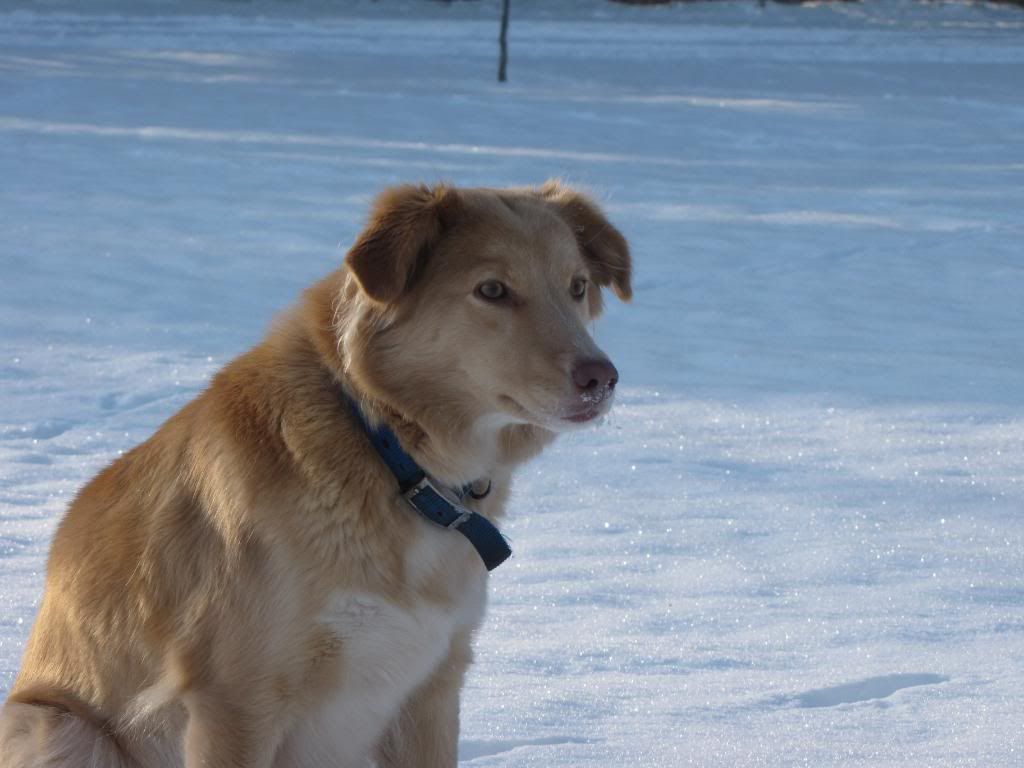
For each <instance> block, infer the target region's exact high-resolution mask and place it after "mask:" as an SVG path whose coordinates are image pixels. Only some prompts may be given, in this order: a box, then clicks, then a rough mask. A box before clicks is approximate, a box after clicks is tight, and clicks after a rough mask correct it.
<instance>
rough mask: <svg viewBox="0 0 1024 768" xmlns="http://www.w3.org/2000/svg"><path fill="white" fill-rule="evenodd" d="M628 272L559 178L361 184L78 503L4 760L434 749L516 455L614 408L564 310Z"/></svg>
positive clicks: (430, 763)
mask: <svg viewBox="0 0 1024 768" xmlns="http://www.w3.org/2000/svg"><path fill="white" fill-rule="evenodd" d="M630 279H631V259H630V253H629V248H628V245H627V243H626V240H625V239H624V237H623V236H622V234H621V233H620V232H619V231H618V230H617V229H616V228H615V227H614V226H613V225H612V224H611V223H610V222H609V221H608V220H607V219H606V218H605V216H604V214H603V213H602V212H601V210H600V209H599V207H598V206H597V205H596V204H595V203H594V202H593V200H591V199H590V198H588V197H587V196H586V195H584V194H582V193H581V192H579V191H576V190H574V189H572V188H570V187H568V186H566V185H564V184H562V183H561V182H559V181H549V182H547V183H545V184H544V185H542V186H540V187H537V188H513V189H483V188H480V189H476V188H474V189H464V188H456V187H452V186H449V185H444V184H438V185H434V186H423V185H404V186H398V187H394V188H390V189H388V190H386V191H384V192H383V193H382V194H381V195H380V196H379V197H378V198H377V200H376V202H375V204H374V205H373V207H372V210H371V214H370V217H369V222H368V224H367V226H366V227H365V229H364V230H363V231H362V232H361V234H360V235H359V236H358V237H357V239H356V241H355V243H354V245H353V246H352V247H351V249H350V250H349V251H348V253H347V254H346V256H345V259H344V263H343V264H342V266H341V267H340V268H339V269H338V270H336V271H335V272H333V273H331V274H330V275H328V276H327V277H326V278H325V279H323V280H321V281H320V282H319V283H317V284H315V285H314V286H312V287H311V288H309V289H308V290H307V291H306V292H305V293H304V294H303V295H302V297H301V300H300V301H299V302H298V304H297V305H296V306H295V307H294V308H293V309H292V310H290V311H288V312H287V313H286V314H285V315H284V316H283V317H281V318H280V319H278V320H277V321H275V323H274V325H273V326H272V327H271V329H270V331H269V333H268V335H267V337H266V338H265V340H264V341H263V342H262V343H260V344H259V345H257V346H256V347H254V348H253V349H252V350H250V351H249V352H247V353H245V354H243V355H242V356H240V357H238V358H237V359H235V360H234V361H232V362H231V363H229V364H228V365H227V366H226V367H224V368H223V369H222V370H221V371H220V372H219V373H218V374H217V375H216V376H214V377H213V379H212V380H211V383H210V385H209V387H208V388H207V389H206V390H205V391H204V392H202V393H201V394H200V395H199V396H198V397H197V398H196V399H194V400H193V401H191V402H190V403H189V404H187V405H186V406H185V407H184V408H182V410H181V411H179V412H178V413H177V414H175V415H174V416H172V417H171V418H170V419H169V420H168V421H167V422H166V423H165V424H163V425H162V426H161V427H160V428H159V430H158V431H157V432H156V433H155V434H154V435H153V436H152V437H150V438H149V439H148V440H147V441H146V442H144V443H142V444H141V445H139V446H137V447H136V448H134V449H133V450H131V451H129V452H128V453H126V454H125V455H123V456H122V457H120V458H118V459H117V460H116V461H115V462H114V463H113V464H111V465H110V466H109V467H107V468H106V469H105V470H103V471H102V472H101V473H100V474H99V475H98V476H97V477H96V478H94V479H93V480H92V481H91V482H90V483H89V484H88V485H86V486H85V487H84V488H83V489H82V490H81V492H80V493H79V494H78V495H77V497H76V498H75V500H74V502H73V503H72V504H71V506H70V508H69V510H68V512H67V514H66V516H65V517H64V519H63V521H62V522H61V524H60V526H59V528H58V530H57V532H56V535H55V536H54V539H53V543H52V546H51V550H50V556H49V561H48V565H47V573H46V587H45V593H44V595H43V599H42V603H41V605H40V607H39V612H38V616H37V619H36V621H35V624H34V627H33V630H32V633H31V635H30V637H29V640H28V643H27V646H26V649H25V653H24V660H23V664H22V667H21V670H20V672H19V674H18V676H17V678H16V680H15V683H14V686H13V688H12V690H11V693H10V696H9V698H8V700H7V702H6V704H5V705H4V708H3V710H2V715H0V766H2V768H86V767H88V768H170V767H171V766H187V767H188V768H199V767H200V766H203V767H205V768H263V767H266V768H299V767H300V766H303V767H305V766H341V767H347V766H366V765H378V766H381V768H391V767H396V768H397V767H398V766H415V767H416V768H435V767H436V768H441V767H448V768H450V767H451V766H454V765H456V761H457V747H458V730H459V693H460V689H461V686H462V682H463V677H464V674H465V672H466V669H467V666H468V665H469V664H470V661H471V657H472V650H471V640H472V636H473V633H474V631H475V630H476V629H477V627H478V626H479V625H480V623H481V621H482V618H483V615H484V608H485V604H486V598H487V579H488V569H489V568H491V567H494V565H496V564H497V561H500V560H501V559H502V558H503V557H505V556H507V554H508V552H507V551H502V548H504V547H506V544H505V542H504V539H503V538H501V537H500V535H499V534H498V533H497V529H496V528H495V527H494V525H495V524H496V523H497V522H499V521H500V520H501V518H502V514H503V510H504V507H505V503H506V500H507V498H508V494H509V485H510V482H511V476H512V472H513V470H514V469H515V467H517V466H518V465H519V464H521V463H522V462H524V461H525V460H527V459H529V458H530V457H532V456H534V455H536V454H537V453H538V452H539V451H540V450H541V449H542V448H543V447H544V446H545V445H547V444H548V443H549V442H550V441H551V440H553V439H554V437H555V435H556V434H557V433H559V432H564V431H567V430H571V429H576V428H579V427H582V426H584V425H586V424H588V423H591V422H593V421H594V420H596V419H598V418H599V417H601V416H603V415H604V414H605V413H606V412H607V411H608V409H609V408H610V406H611V403H612V400H613V395H614V390H615V385H616V382H617V379H618V373H617V371H616V369H615V367H614V366H613V365H612V363H611V362H610V361H609V359H608V357H607V356H606V355H605V354H604V353H603V352H602V351H601V350H600V349H599V348H598V347H597V346H596V344H595V343H594V341H593V340H592V338H591V336H590V335H589V333H588V331H587V327H588V323H590V321H591V320H593V319H594V318H595V317H597V315H598V314H599V313H600V312H601V307H602V295H601V291H602V289H604V288H611V289H612V290H613V291H614V292H615V293H616V294H617V295H618V297H619V298H620V299H622V300H629V298H630V296H631V284H630ZM382 446H383V447H382ZM396 464H397V465H398V467H399V468H398V469H396V468H395V465H396ZM410 467H411V471H412V473H413V476H412V482H411V483H407V482H406V480H408V478H403V477H402V472H403V471H405V470H408V469H410ZM400 470H401V471H400ZM417 472H419V474H418V475H417V474H416V473H417ZM404 485H412V486H414V487H403V486H404ZM420 494H422V495H423V496H422V497H421V495H420ZM460 496H461V498H460ZM425 497H429V499H428V501H430V504H427V505H425V506H424V505H423V504H421V503H419V502H420V501H422V499H423V498H425ZM431 505H432V506H431ZM432 510H433V511H432ZM437 510H440V511H439V512H437ZM434 512H437V514H436V515H434ZM432 515H434V516H432ZM471 534H472V535H471ZM474 535H475V536H476V538H474Z"/></svg>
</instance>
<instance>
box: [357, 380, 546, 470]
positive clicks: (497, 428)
mask: <svg viewBox="0 0 1024 768" xmlns="http://www.w3.org/2000/svg"><path fill="white" fill-rule="evenodd" d="M343 385H344V386H345V388H346V390H347V391H348V393H349V394H350V395H351V396H353V397H354V398H355V399H356V400H357V402H359V404H360V407H361V408H362V409H363V410H364V413H366V415H367V417H368V419H369V420H370V421H371V423H375V422H378V421H380V422H383V423H385V424H387V426H388V427H390V429H391V430H392V431H393V432H394V433H395V435H396V436H397V437H398V439H399V441H400V442H401V444H402V447H403V448H404V449H405V450H406V452H408V453H409V454H410V455H411V456H412V457H413V458H414V459H415V460H416V462H417V463H418V464H419V465H420V466H421V467H422V468H423V469H424V471H426V472H427V473H428V474H430V475H432V476H433V477H435V478H437V479H438V480H440V481H442V482H443V483H445V484H447V485H450V486H455V487H458V486H462V485H466V484H469V483H472V482H474V481H477V480H481V479H484V478H494V479H498V480H503V479H504V478H506V477H508V476H509V475H510V474H511V472H512V471H513V470H514V469H515V467H516V466H518V465H519V464H521V463H523V462H524V461H526V460H527V459H529V458H531V457H533V456H535V455H536V454H537V453H538V452H540V450H541V449H542V448H543V447H544V446H545V445H547V444H548V443H549V442H550V441H551V440H552V439H553V438H554V434H553V433H551V432H548V431H547V430H543V429H540V428H538V427H535V426H533V425H530V424H522V423H513V422H511V420H510V419H507V418H504V417H502V416H500V415H497V414H484V415H482V416H478V417H476V418H467V417H466V414H465V413H458V412H456V411H455V409H446V408H444V407H435V408H421V409H417V408H416V407H415V406H412V407H410V406H405V407H403V406H402V405H401V404H395V403H392V402H389V401H388V400H386V399H383V398H380V397H379V396H378V397H373V396H368V395H367V394H366V392H365V391H361V390H360V388H359V384H358V382H354V381H353V380H352V379H351V378H347V379H346V380H345V381H344V382H343Z"/></svg>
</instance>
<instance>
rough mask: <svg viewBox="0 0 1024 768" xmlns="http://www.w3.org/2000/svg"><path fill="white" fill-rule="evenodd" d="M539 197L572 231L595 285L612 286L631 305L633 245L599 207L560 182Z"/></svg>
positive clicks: (553, 181)
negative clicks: (553, 208) (630, 247)
mask: <svg viewBox="0 0 1024 768" xmlns="http://www.w3.org/2000/svg"><path fill="white" fill-rule="evenodd" d="M537 194H538V195H539V196H540V197H541V198H543V199H544V200H546V201H547V202H548V203H550V204H551V205H553V206H554V207H555V209H556V210H557V211H558V213H559V215H560V216H562V218H563V219H565V220H566V222H567V223H568V224H569V226H570V227H571V228H572V231H573V233H574V234H575V235H576V240H577V242H578V243H579V244H580V250H582V251H583V255H584V257H585V258H586V259H587V262H588V264H589V265H590V273H591V276H592V277H593V278H594V281H595V282H596V283H597V284H598V285H601V286H608V285H610V286H611V287H612V289H613V290H614V291H615V295H616V296H618V297H619V298H620V299H622V300H623V301H629V300H630V298H632V296H633V286H632V283H631V278H632V274H633V262H632V260H631V259H630V257H629V244H628V243H627V242H626V238H624V237H623V236H622V233H621V232H619V230H617V229H616V228H615V227H614V226H612V223H611V222H610V221H608V219H607V218H605V215H604V213H602V212H601V209H600V208H599V207H598V206H597V203H595V202H594V201H593V200H591V199H590V198H589V197H587V196H586V195H584V194H582V193H580V192H577V191H576V190H574V189H572V188H571V187H567V186H565V185H564V184H562V182H560V181H559V180H558V179H550V180H549V181H546V182H545V183H544V184H543V185H542V186H541V187H540V188H539V189H538V190H537Z"/></svg>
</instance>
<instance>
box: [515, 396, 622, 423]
mask: <svg viewBox="0 0 1024 768" xmlns="http://www.w3.org/2000/svg"><path fill="white" fill-rule="evenodd" d="M500 399H501V401H502V403H503V404H504V406H505V408H506V409H507V410H508V411H509V412H511V413H512V414H515V416H517V417H518V418H521V419H522V420H523V421H525V422H528V423H531V424H536V425H537V426H539V427H543V428H545V429H551V430H554V431H556V432H558V431H561V430H562V429H569V428H570V425H577V424H578V425H584V424H589V423H590V422H593V421H597V420H598V419H600V418H601V417H603V416H605V415H606V414H607V413H608V411H609V410H610V409H611V404H612V400H613V399H614V398H613V396H612V395H611V394H609V395H608V396H607V397H603V398H601V399H599V400H598V399H594V400H584V402H583V403H580V402H579V401H577V402H575V403H573V404H572V405H568V406H563V407H561V408H555V409H551V410H547V409H544V410H541V409H531V408H527V407H525V406H523V405H522V404H521V403H519V402H518V401H516V400H514V399H512V398H511V397H509V396H508V395H502V396H501V398H500Z"/></svg>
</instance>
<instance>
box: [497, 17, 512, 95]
mask: <svg viewBox="0 0 1024 768" xmlns="http://www.w3.org/2000/svg"><path fill="white" fill-rule="evenodd" d="M509 2H511V0H501V32H500V33H499V34H498V42H499V43H501V54H500V55H499V57H498V82H499V83H504V82H505V81H506V80H507V79H508V78H507V77H506V76H505V65H506V64H508V6H509Z"/></svg>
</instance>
